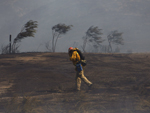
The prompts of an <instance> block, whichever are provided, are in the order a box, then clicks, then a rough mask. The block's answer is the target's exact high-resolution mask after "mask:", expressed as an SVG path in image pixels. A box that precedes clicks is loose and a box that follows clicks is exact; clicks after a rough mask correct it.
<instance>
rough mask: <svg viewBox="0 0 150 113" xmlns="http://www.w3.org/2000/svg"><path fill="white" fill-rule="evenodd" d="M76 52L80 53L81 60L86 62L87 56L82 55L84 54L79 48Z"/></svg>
mask: <svg viewBox="0 0 150 113" xmlns="http://www.w3.org/2000/svg"><path fill="white" fill-rule="evenodd" d="M76 51H77V52H78V53H79V55H80V58H81V60H85V56H84V55H83V54H82V52H81V51H80V50H79V49H78V48H77V49H76Z"/></svg>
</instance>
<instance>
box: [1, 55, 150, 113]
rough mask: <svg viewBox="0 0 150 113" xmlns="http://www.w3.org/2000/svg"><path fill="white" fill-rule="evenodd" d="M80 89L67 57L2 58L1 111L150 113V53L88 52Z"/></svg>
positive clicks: (16, 112) (17, 112)
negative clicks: (86, 80)
mask: <svg viewBox="0 0 150 113" xmlns="http://www.w3.org/2000/svg"><path fill="white" fill-rule="evenodd" d="M84 55H85V57H86V60H87V66H86V68H85V76H86V77H87V78H88V79H89V80H90V81H92V82H93V87H92V89H91V90H88V87H87V86H86V84H84V83H83V82H82V86H81V91H80V92H76V91H75V75H76V72H75V67H74V66H73V65H72V62H71V61H70V60H69V56H68V54H67V53H19V54H7V55H0V113H150V54H148V53H146V54H144V53H139V54H92V53H86V54H84Z"/></svg>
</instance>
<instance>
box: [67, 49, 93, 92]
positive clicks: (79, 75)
mask: <svg viewBox="0 0 150 113" xmlns="http://www.w3.org/2000/svg"><path fill="white" fill-rule="evenodd" d="M68 54H69V57H70V60H71V61H72V63H73V65H74V66H75V67H76V68H75V70H76V90H77V91H80V87H81V79H82V80H83V81H84V82H85V83H86V84H87V85H88V87H89V89H90V88H91V86H92V82H90V81H89V80H88V79H87V78H86V77H85V76H84V68H85V65H84V63H82V61H83V59H81V53H80V55H79V49H78V48H73V47H70V48H69V49H68ZM84 61H85V60H84Z"/></svg>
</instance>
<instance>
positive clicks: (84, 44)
mask: <svg viewBox="0 0 150 113" xmlns="http://www.w3.org/2000/svg"><path fill="white" fill-rule="evenodd" d="M86 43H87V35H86V38H85V39H84V42H83V52H84V53H85V52H86V51H85V47H86Z"/></svg>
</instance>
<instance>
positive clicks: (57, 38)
mask: <svg viewBox="0 0 150 113" xmlns="http://www.w3.org/2000/svg"><path fill="white" fill-rule="evenodd" d="M59 36H60V34H58V36H57V38H56V41H55V46H54V52H55V49H56V43H57V40H58V38H59Z"/></svg>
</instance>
